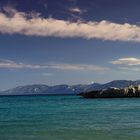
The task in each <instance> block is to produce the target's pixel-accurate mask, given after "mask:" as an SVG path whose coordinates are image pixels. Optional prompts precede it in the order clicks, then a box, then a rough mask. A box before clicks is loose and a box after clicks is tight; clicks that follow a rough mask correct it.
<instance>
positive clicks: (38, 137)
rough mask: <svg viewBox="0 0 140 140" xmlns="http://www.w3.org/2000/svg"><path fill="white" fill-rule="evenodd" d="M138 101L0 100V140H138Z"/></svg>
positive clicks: (65, 97) (16, 97) (15, 97)
mask: <svg viewBox="0 0 140 140" xmlns="http://www.w3.org/2000/svg"><path fill="white" fill-rule="evenodd" d="M139 116H140V99H139V98H129V99H128V98H125V99H124V98H123V99H119V98H118V99H94V100H92V99H83V98H81V97H78V96H29V97H28V96H14V97H0V127H1V129H0V139H1V140H25V139H26V140H46V139H48V140H66V139H67V140H85V139H86V140H93V139H95V140H138V139H139V138H140V117H139Z"/></svg>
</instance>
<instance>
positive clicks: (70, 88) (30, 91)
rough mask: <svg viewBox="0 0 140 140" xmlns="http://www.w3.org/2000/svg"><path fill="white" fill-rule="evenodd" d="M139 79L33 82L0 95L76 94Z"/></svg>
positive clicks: (133, 82)
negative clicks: (88, 82)
mask: <svg viewBox="0 0 140 140" xmlns="http://www.w3.org/2000/svg"><path fill="white" fill-rule="evenodd" d="M139 84H140V80H137V81H131V80H114V81H111V82H108V83H105V84H99V83H93V84H85V85H84V84H79V85H55V86H48V85H43V84H34V85H26V86H18V87H16V88H13V89H9V90H6V91H1V92H0V95H62V94H63V95H70V94H72V95H76V94H79V93H81V92H87V91H92V90H101V89H106V88H109V87H117V88H124V87H128V86H130V85H139Z"/></svg>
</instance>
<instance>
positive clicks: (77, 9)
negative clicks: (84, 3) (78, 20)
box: [69, 7, 83, 14]
mask: <svg viewBox="0 0 140 140" xmlns="http://www.w3.org/2000/svg"><path fill="white" fill-rule="evenodd" d="M69 11H71V12H73V13H78V14H82V13H83V11H82V10H81V9H80V8H78V7H73V8H70V9H69Z"/></svg>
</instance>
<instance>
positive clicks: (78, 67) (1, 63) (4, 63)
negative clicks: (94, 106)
mask: <svg viewBox="0 0 140 140" xmlns="http://www.w3.org/2000/svg"><path fill="white" fill-rule="evenodd" d="M0 68H7V69H58V70H69V71H97V72H98V71H99V72H101V71H106V70H108V68H104V67H101V66H97V65H87V64H66V63H50V64H46V65H33V64H24V63H21V62H18V63H17V62H14V61H11V60H3V59H1V60H0ZM44 75H46V76H49V75H50V73H45V74H44Z"/></svg>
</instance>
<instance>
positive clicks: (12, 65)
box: [0, 59, 45, 69]
mask: <svg viewBox="0 0 140 140" xmlns="http://www.w3.org/2000/svg"><path fill="white" fill-rule="evenodd" d="M0 68H8V69H25V68H27V69H40V68H45V67H44V66H41V65H31V64H24V63H21V62H19V63H17V62H14V61H11V60H3V59H1V60H0Z"/></svg>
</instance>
